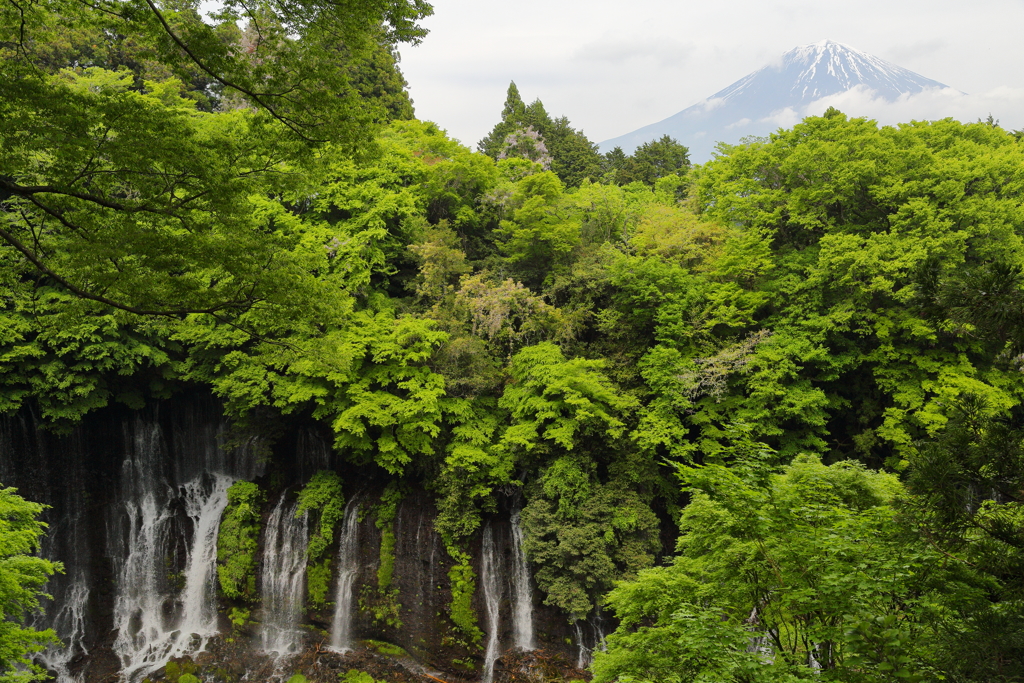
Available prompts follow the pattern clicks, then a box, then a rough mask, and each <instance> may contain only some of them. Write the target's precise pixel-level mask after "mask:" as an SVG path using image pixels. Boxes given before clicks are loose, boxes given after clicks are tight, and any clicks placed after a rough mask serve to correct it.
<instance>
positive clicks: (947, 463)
mask: <svg viewBox="0 0 1024 683" xmlns="http://www.w3.org/2000/svg"><path fill="white" fill-rule="evenodd" d="M1022 487H1024V424H1022V419H1021V414H1020V408H1019V407H1017V408H1015V409H1014V410H1013V411H1011V412H1010V413H1009V414H1004V415H998V416H994V417H993V416H992V415H991V414H990V411H989V410H986V407H985V406H984V404H983V401H982V399H980V398H979V397H978V396H973V395H967V396H963V397H961V398H960V399H959V400H958V401H957V402H956V404H955V408H954V412H953V414H952V415H951V420H950V424H949V425H948V426H947V428H946V429H945V430H944V431H943V433H942V434H941V435H940V436H938V437H937V438H935V439H933V440H929V441H928V442H925V443H922V444H921V445H920V448H919V452H918V454H917V455H916V456H915V457H913V458H912V459H911V460H910V467H909V477H908V488H909V490H910V491H911V493H913V494H915V495H914V496H913V497H911V498H909V499H908V501H907V505H908V508H909V509H910V510H911V511H912V513H913V514H914V516H915V517H916V519H917V522H918V525H919V528H920V530H921V533H922V536H923V537H924V538H925V539H926V540H927V541H928V542H929V543H932V544H934V545H935V546H936V547H937V548H939V549H940V550H941V552H942V553H944V557H945V558H947V560H948V561H949V562H950V563H951V565H952V567H953V569H954V570H955V571H956V572H957V573H958V575H959V576H958V577H957V578H958V579H959V582H960V583H961V584H962V585H963V586H964V587H966V588H968V589H969V590H967V591H960V592H959V594H954V593H953V591H951V590H948V589H947V591H945V593H946V594H945V595H943V596H942V604H943V605H944V607H945V609H943V610H942V611H941V612H939V613H938V614H937V615H936V621H937V622H938V624H939V625H940V627H941V633H942V634H943V636H944V637H943V640H942V643H943V647H942V648H941V650H940V651H939V652H938V654H937V658H936V659H937V661H936V664H937V665H938V666H940V667H941V668H942V670H943V671H945V672H948V675H949V677H950V679H951V680H958V681H959V680H963V681H986V680H1013V679H1014V678H1016V677H1020V676H1022V675H1024V666H1022V664H1021V663H1022V661H1024V647H1022V645H1021V643H1022V642H1024V610H1022V609H1021V606H1022V605H1024V581H1022V576H1024V535H1022V533H1021V529H1022V520H1024V500H1022V496H1021V490H1022ZM952 585H953V584H951V586H952Z"/></svg>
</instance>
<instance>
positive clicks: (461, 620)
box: [448, 546, 484, 647]
mask: <svg viewBox="0 0 1024 683" xmlns="http://www.w3.org/2000/svg"><path fill="white" fill-rule="evenodd" d="M448 554H449V555H451V557H452V559H454V560H455V564H454V565H452V568H451V569H449V570H448V581H449V582H450V584H451V588H452V601H451V604H450V605H449V606H448V616H449V618H450V619H451V621H452V624H453V625H454V626H455V628H456V630H457V631H458V633H459V634H461V636H462V638H459V640H460V641H462V644H463V645H466V646H467V647H468V645H469V644H470V643H472V644H474V645H476V644H479V643H480V640H481V638H483V635H484V634H483V632H482V631H481V630H480V627H479V626H478V625H477V621H476V612H475V611H474V610H473V594H474V593H475V592H476V574H475V573H474V572H473V567H472V565H471V564H470V559H471V558H470V556H469V553H466V552H464V551H463V550H461V549H459V548H457V547H454V546H448Z"/></svg>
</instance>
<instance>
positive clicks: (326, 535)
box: [295, 470, 345, 609]
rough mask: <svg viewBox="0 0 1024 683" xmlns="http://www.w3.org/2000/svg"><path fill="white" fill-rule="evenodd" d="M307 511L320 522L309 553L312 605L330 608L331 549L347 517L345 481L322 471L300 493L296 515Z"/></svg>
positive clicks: (308, 584)
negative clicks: (340, 524) (339, 526)
mask: <svg viewBox="0 0 1024 683" xmlns="http://www.w3.org/2000/svg"><path fill="white" fill-rule="evenodd" d="M307 511H312V512H313V513H314V519H316V518H317V517H318V518H319V519H317V521H316V522H315V530H314V532H313V534H312V535H311V536H310V538H309V546H308V547H307V550H306V557H307V562H308V566H307V569H306V585H307V587H308V589H309V605H310V607H313V608H314V609H319V608H322V607H324V605H326V604H327V590H328V586H329V585H330V582H331V557H330V552H329V548H330V546H331V542H332V541H333V540H334V527H335V525H336V524H337V523H338V522H340V521H341V520H342V518H343V517H344V516H345V494H344V493H342V488H341V477H339V476H338V475H337V473H335V472H329V471H327V470H321V471H319V472H317V473H316V474H314V475H313V477H312V478H311V479H310V480H309V483H308V484H306V486H305V487H303V489H302V490H301V491H299V505H298V507H297V508H296V510H295V515H296V516H299V515H301V514H303V513H304V512H307Z"/></svg>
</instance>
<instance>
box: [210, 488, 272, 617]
mask: <svg viewBox="0 0 1024 683" xmlns="http://www.w3.org/2000/svg"><path fill="white" fill-rule="evenodd" d="M262 504H263V493H262V491H260V488H259V487H258V486H256V484H254V483H252V482H251V481H236V482H235V483H234V484H232V485H231V488H229V489H228V505H227V508H226V509H225V510H224V516H223V518H222V519H221V522H220V533H219V535H218V536H217V577H218V579H220V589H221V591H222V592H223V593H224V595H226V596H227V597H229V598H235V599H243V600H255V599H256V552H257V550H258V548H259V537H260V507H261V505H262Z"/></svg>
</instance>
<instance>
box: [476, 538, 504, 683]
mask: <svg viewBox="0 0 1024 683" xmlns="http://www.w3.org/2000/svg"><path fill="white" fill-rule="evenodd" d="M480 583H481V585H482V586H483V589H484V605H485V607H486V609H487V649H486V651H485V652H484V677H483V683H491V681H492V680H494V663H495V662H496V661H497V660H498V636H499V633H498V631H499V629H500V627H501V614H500V613H499V609H500V602H501V594H500V591H499V588H498V567H497V551H496V549H495V546H494V531H493V530H492V529H491V524H490V522H488V523H487V525H486V526H485V527H484V536H483V547H482V556H481V558H480Z"/></svg>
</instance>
